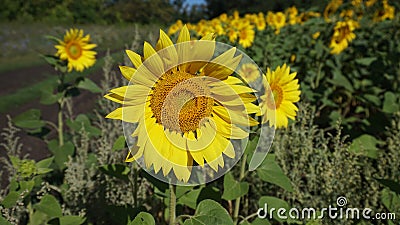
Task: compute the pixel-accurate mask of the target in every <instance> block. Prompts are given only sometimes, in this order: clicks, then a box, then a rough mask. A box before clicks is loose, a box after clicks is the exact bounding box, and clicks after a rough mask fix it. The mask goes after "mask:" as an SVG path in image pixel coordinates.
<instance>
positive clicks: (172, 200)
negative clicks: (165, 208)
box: [169, 184, 176, 225]
mask: <svg viewBox="0 0 400 225" xmlns="http://www.w3.org/2000/svg"><path fill="white" fill-rule="evenodd" d="M175 210H176V186H175V185H173V184H169V225H174V224H175V217H176V212H175Z"/></svg>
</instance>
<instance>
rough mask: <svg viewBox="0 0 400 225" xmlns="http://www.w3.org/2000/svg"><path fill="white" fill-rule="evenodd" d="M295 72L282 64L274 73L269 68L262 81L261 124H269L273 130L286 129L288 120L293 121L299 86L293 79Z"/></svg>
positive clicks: (298, 98) (296, 109)
mask: <svg viewBox="0 0 400 225" xmlns="http://www.w3.org/2000/svg"><path fill="white" fill-rule="evenodd" d="M296 74H297V73H296V72H294V73H290V67H289V66H286V64H284V65H283V66H282V67H280V66H278V67H277V68H276V69H275V71H271V70H270V69H269V68H268V70H267V73H266V74H265V78H264V79H263V86H264V88H265V89H266V90H265V94H264V95H262V96H261V103H260V104H261V112H260V114H261V115H264V117H263V123H267V122H269V125H270V126H274V127H275V128H280V127H287V126H288V118H289V119H292V120H294V119H295V117H296V112H297V111H298V108H297V107H296V105H295V104H294V103H296V102H298V101H299V100H300V90H299V88H300V85H299V84H298V80H297V79H295V77H296Z"/></svg>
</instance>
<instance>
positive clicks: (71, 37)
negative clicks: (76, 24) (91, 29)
mask: <svg viewBox="0 0 400 225" xmlns="http://www.w3.org/2000/svg"><path fill="white" fill-rule="evenodd" d="M96 46H97V45H96V44H92V43H90V35H89V34H87V35H86V36H84V35H83V30H79V29H70V30H69V31H67V32H66V34H65V35H64V39H63V40H62V41H61V40H60V41H59V44H58V45H56V46H55V48H56V49H57V53H56V55H57V56H58V57H60V59H61V60H66V61H67V62H68V72H71V71H72V70H73V69H75V70H76V71H83V70H84V69H85V68H89V67H91V66H93V65H94V63H95V62H96V57H95V56H96V54H97V53H96V52H95V51H92V49H93V48H95V47H96Z"/></svg>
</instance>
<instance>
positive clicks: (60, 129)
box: [58, 97, 64, 146]
mask: <svg viewBox="0 0 400 225" xmlns="http://www.w3.org/2000/svg"><path fill="white" fill-rule="evenodd" d="M63 108H64V99H63V97H62V98H61V99H60V100H59V101H58V145H59V146H63V145H64V133H63V129H64V121H63Z"/></svg>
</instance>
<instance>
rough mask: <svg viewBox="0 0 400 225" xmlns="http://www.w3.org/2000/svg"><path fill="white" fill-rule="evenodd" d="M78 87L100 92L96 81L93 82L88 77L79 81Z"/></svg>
mask: <svg viewBox="0 0 400 225" xmlns="http://www.w3.org/2000/svg"><path fill="white" fill-rule="evenodd" d="M77 87H78V88H81V89H85V90H88V91H90V92H92V93H101V92H102V90H101V88H100V87H99V86H97V84H96V83H94V82H93V81H92V80H90V79H89V78H84V79H83V80H81V81H79V83H78V86H77Z"/></svg>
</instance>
